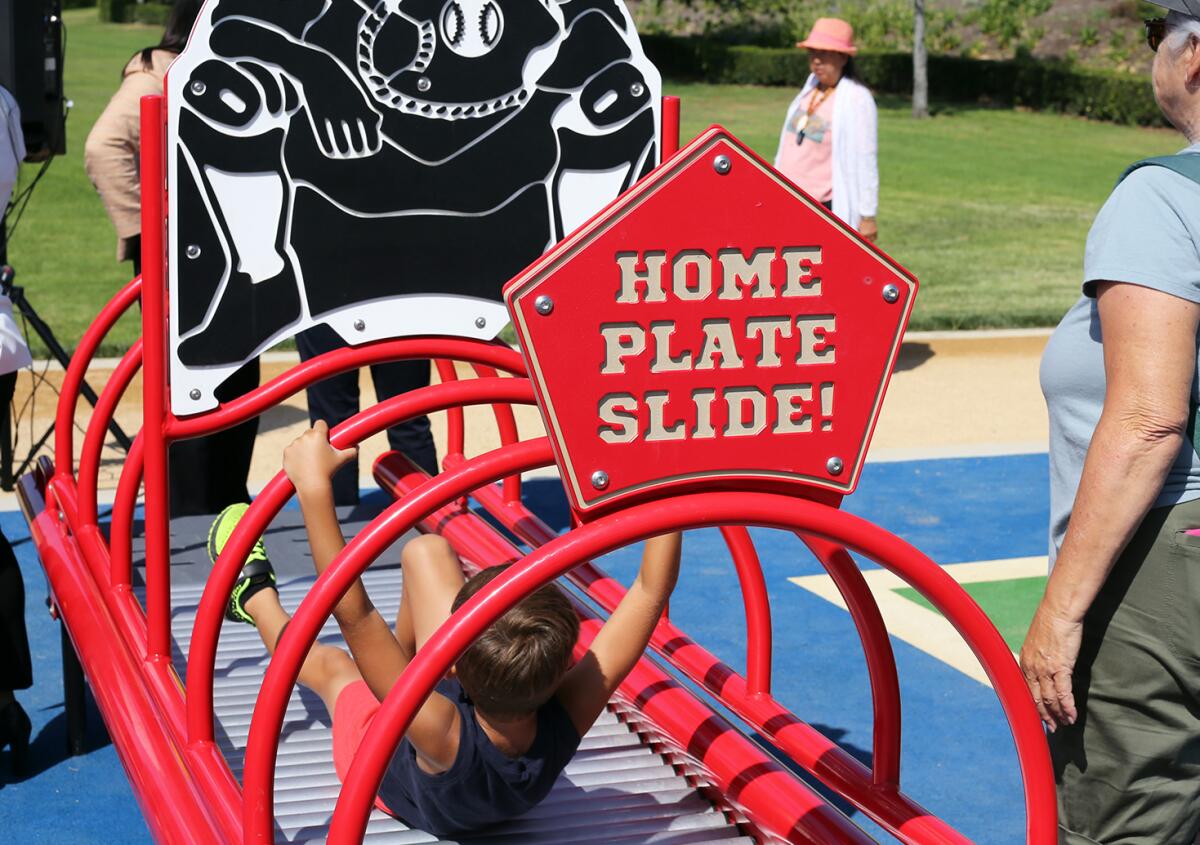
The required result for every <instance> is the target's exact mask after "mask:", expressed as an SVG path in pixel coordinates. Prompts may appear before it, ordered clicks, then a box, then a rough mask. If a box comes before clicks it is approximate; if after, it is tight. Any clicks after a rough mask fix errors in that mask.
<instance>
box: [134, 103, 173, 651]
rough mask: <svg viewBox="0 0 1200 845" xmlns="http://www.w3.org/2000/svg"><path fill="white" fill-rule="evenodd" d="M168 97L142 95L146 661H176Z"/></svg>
mask: <svg viewBox="0 0 1200 845" xmlns="http://www.w3.org/2000/svg"><path fill="white" fill-rule="evenodd" d="M164 102H165V101H164V99H163V98H162V97H161V96H159V95H153V96H148V97H142V115H141V123H142V125H141V129H142V148H141V166H142V179H141V181H142V343H143V353H144V362H143V364H144V372H143V375H142V420H143V422H142V437H143V439H144V441H145V443H144V446H143V448H144V449H145V487H146V501H145V508H146V626H147V630H146V638H147V643H146V657H147V659H148V660H170V659H171V524H170V520H171V516H170V512H169V504H170V503H169V494H168V490H169V489H170V488H169V483H168V480H167V446H168V444H169V442H170V441H169V440H168V438H167V426H168V423H169V411H168V409H167V308H166V244H165V234H166V232H165V228H166V217H165V209H164V207H163V199H164V192H165V188H166V180H165V170H164V167H163V165H164V163H165V161H164V159H165V153H164V150H165V141H164V134H165V129H166V123H165V118H166V114H165V108H164Z"/></svg>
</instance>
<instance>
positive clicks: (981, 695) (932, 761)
mask: <svg viewBox="0 0 1200 845" xmlns="http://www.w3.org/2000/svg"><path fill="white" fill-rule="evenodd" d="M1047 488H1048V482H1047V468H1046V456H1045V455H1044V454H1035V455H1015V456H1004V457H981V458H955V459H939V460H924V461H904V462H896V463H875V464H870V465H868V466H867V468H866V470H865V472H864V474H863V477H862V481H861V484H860V486H859V491H858V492H857V493H856V494H855V495H854V496H852V497H850V498H849V499H848V500H847V501H846V504H845V509H846V510H848V511H850V512H853V513H855V514H858V515H860V516H863V517H865V518H868V519H870V520H871V521H873V522H876V523H878V524H879V525H881V526H883V527H884V528H886V529H888V530H890V531H893V532H895V533H896V534H898V535H899V536H901V537H903V538H904V539H906V540H908V541H909V542H910V543H912V544H913V545H915V546H917V548H919V549H921V550H922V551H923V552H925V553H926V554H927V555H929V556H930V557H931V558H933V559H934V560H935V561H937V562H938V563H939V564H943V565H947V564H958V563H967V562H973V561H992V560H1003V559H1011V558H1024V557H1033V556H1037V555H1044V554H1045V551H1046V520H1047V516H1046V514H1047ZM527 489H528V495H529V497H530V500H531V504H532V505H533V506H534V508H535V510H537V511H539V513H541V515H542V516H543V518H545V519H546V520H547V521H548V522H550V523H551V524H552V525H554V526H555V527H558V528H563V527H565V524H566V506H565V503H564V502H563V500H562V497H561V489H560V488H558V486H557V484H556V483H555V482H550V481H545V482H541V481H534V482H531V483H529V484H527ZM0 529H2V530H3V531H4V533H5V535H6V536H8V537H9V539H10V540H11V541H12V543H13V546H14V549H15V551H16V553H17V557H18V559H19V560H20V563H21V569H22V572H23V574H24V576H25V586H26V617H27V621H28V627H29V634H30V639H31V647H32V650H33V657H34V666H35V685H34V687H33V689H31V690H27V691H24V692H22V693H20V694H19V697H20V700H21V702H22V703H23V705H24V707H25V709H26V710H27V711H28V712H29V714H30V717H31V718H32V719H33V722H34V743H33V749H32V756H33V774H32V776H30V777H29V778H27V779H25V780H23V781H21V782H14V781H13V779H12V778H11V776H10V775H9V770H8V765H7V762H8V761H7V752H2V753H0V831H3V833H2V834H0V839H2V840H3V841H5V842H14V843H21V844H22V845H24V844H25V843H30V845H34V843H55V845H63V844H64V843H110V842H121V843H142V842H149V841H150V837H149V833H148V831H147V829H146V826H145V823H144V822H143V821H142V817H141V813H140V811H139V809H138V806H137V803H136V801H135V800H134V798H133V794H132V792H131V791H130V789H129V786H128V784H127V782H126V780H125V776H124V772H123V770H122V767H121V764H120V761H119V760H118V758H117V755H116V753H115V751H114V750H113V748H112V746H111V745H109V744H108V742H107V739H106V737H105V734H104V731H103V727H102V725H101V724H100V720H99V716H98V715H97V714H96V712H95V710H94V709H93V710H92V711H91V712H90V714H89V736H88V748H89V753H88V754H86V755H85V756H82V757H68V756H67V755H66V730H65V716H64V714H63V707H62V702H63V696H62V678H61V674H60V663H59V648H60V646H59V629H58V625H57V623H55V622H53V621H51V620H50V618H49V616H48V614H47V612H46V608H45V604H44V599H45V595H46V587H45V580H44V577H43V575H42V572H41V569H40V567H39V565H38V563H37V560H36V555H35V553H34V549H33V547H32V544H31V543H30V542H29V535H28V532H27V531H26V528H25V523H24V520H23V518H22V517H21V515H20V514H19V513H18V512H16V511H12V512H3V513H0ZM753 533H754V539H755V542H756V545H757V547H758V550H759V555H760V557H761V559H762V563H763V568H764V571H765V574H766V579H767V585H768V588H769V591H770V595H771V601H772V612H773V618H774V620H775V662H774V689H775V694H776V695H777V697H778V698H779V699H780V700H781V701H783V703H784V704H785V705H787V706H788V707H789V708H790V709H791V710H792V711H793V712H795V713H796V714H797V715H798V716H799V717H800V718H802V719H804V720H806V721H808V722H810V723H811V724H813V725H814V726H815V727H816V728H818V729H819V730H820V731H822V732H823V733H825V734H826V735H827V736H829V737H830V738H831V739H833V740H834V741H836V742H837V743H838V744H840V745H841V746H843V747H844V748H846V749H847V750H848V751H849V752H850V753H852V754H854V755H856V756H857V757H859V758H860V759H862V760H864V761H866V762H869V760H870V748H871V705H870V692H869V688H868V685H867V675H866V668H865V665H864V663H863V658H862V649H861V646H860V644H859V641H858V637H857V635H856V633H855V631H854V627H853V624H852V623H851V620H850V617H849V615H848V614H847V613H846V612H845V611H844V610H842V609H841V608H839V607H837V606H835V605H834V604H832V603H830V602H829V601H826V600H825V599H823V598H821V597H820V596H818V595H816V594H814V593H812V592H810V591H808V590H805V589H802V588H801V587H799V586H797V585H796V584H794V583H792V582H791V581H789V579H791V578H795V577H801V576H809V575H817V574H820V573H821V572H822V570H821V569H820V567H819V565H818V564H817V563H816V562H815V560H813V559H812V558H811V556H809V555H808V553H807V552H806V551H805V550H804V549H803V547H802V546H801V545H800V543H799V541H798V540H797V539H796V538H795V537H793V536H790V535H786V534H782V533H779V532H773V531H762V530H755V531H754V532H753ZM638 554H639V552H638V550H636V549H630V550H625V551H622V552H619V553H616V554H613V555H611V556H609V557H608V558H607V559H605V560H604V561H602V565H603V566H604V567H605V568H606V569H608V570H609V571H610V572H611V573H612V574H614V575H615V576H616V577H618V578H619V579H621V580H622V581H624V582H626V583H628V582H629V581H630V580H631V579H632V577H633V575H634V573H635V572H636V569H637V563H638ZM866 566H867V567H869V566H870V565H869V564H866ZM671 615H672V619H673V620H674V621H675V622H676V623H677V624H679V625H680V627H682V628H683V629H684V630H686V631H688V632H689V633H690V634H691V635H692V636H693V637H694V638H695V639H696V640H698V641H699V642H700V643H702V644H703V645H705V646H706V647H708V648H709V649H710V650H712V651H713V652H714V653H715V654H716V655H717V656H718V657H720V658H721V659H723V660H725V661H726V662H728V663H729V664H730V665H732V666H734V667H735V668H737V669H739V670H740V669H743V668H744V664H745V635H744V625H745V622H744V616H743V610H742V604H741V599H740V593H739V591H738V588H737V580H736V577H735V575H734V572H733V568H732V566H731V565H730V563H729V559H728V554H727V552H726V550H725V548H724V545H723V544H722V542H721V539H720V536H719V534H718V533H717V532H716V531H715V530H712V531H701V532H694V533H690V534H688V535H687V538H686V540H685V542H684V570H683V575H682V578H681V583H680V586H679V589H678V591H677V592H676V594H675V597H674V598H673V599H672V602H671ZM893 646H894V648H895V651H896V660H897V663H898V665H899V671H900V685H901V694H902V700H903V708H904V744H903V751H904V756H903V761H902V765H901V783H902V785H903V787H904V789H905V791H906V792H908V793H909V794H910V795H912V796H913V797H914V798H915V799H916V800H918V801H919V802H920V803H922V804H923V805H924V806H925V807H927V808H928V809H929V810H931V811H933V812H934V813H936V814H938V815H940V816H942V817H943V818H945V819H946V820H947V821H948V822H950V823H951V824H952V825H954V826H955V827H957V828H958V829H959V830H961V831H962V832H963V833H964V834H966V835H967V836H969V837H971V838H972V839H973V840H975V841H976V842H978V843H981V845H1009V844H1010V843H1014V842H1020V841H1022V839H1023V836H1024V824H1025V821H1024V811H1023V808H1022V801H1021V789H1020V779H1019V777H1018V774H1017V768H1016V755H1015V753H1014V751H1013V745H1012V739H1011V737H1010V735H1009V732H1008V728H1007V724H1006V722H1005V721H1004V718H1003V715H1002V713H1001V710H1000V707H999V704H998V702H997V700H996V698H995V695H994V693H993V692H992V690H991V689H989V688H988V687H985V686H984V685H982V684H980V683H979V682H977V681H975V680H972V679H971V678H970V677H968V676H967V675H965V674H963V673H962V672H961V671H959V670H958V669H955V668H954V667H952V666H950V665H947V664H946V663H944V662H942V661H941V660H939V659H937V658H935V657H932V656H930V655H929V654H927V653H925V652H924V651H921V650H919V649H917V648H915V647H913V646H911V645H909V644H908V643H906V642H904V641H901V640H898V639H896V638H893ZM843 809H846V810H847V811H848V812H850V814H851V817H852V818H854V819H855V820H856V821H857V822H859V823H860V824H863V827H864V829H865V830H867V831H868V832H869V833H871V834H872V835H875V836H877V837H878V838H880V840H881V841H891V840H890V838H889V837H887V836H884V835H882V834H880V832H879V831H878V829H877V828H875V827H874V826H873V825H871V824H870V823H869V822H864V819H863V818H862V816H861V814H856V813H853V812H852V811H850V810H849V808H843Z"/></svg>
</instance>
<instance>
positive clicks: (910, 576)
mask: <svg viewBox="0 0 1200 845" xmlns="http://www.w3.org/2000/svg"><path fill="white" fill-rule="evenodd" d="M535 442H536V441H535ZM530 445H533V444H530ZM516 448H517V449H519V448H521V447H516ZM502 451H503V450H502ZM513 451H515V449H514V450H513ZM435 485H436V482H431V483H430V485H429V487H431V488H432V487H434V486H435ZM418 495H419V494H418ZM398 507H399V509H405V510H409V511H416V510H418V508H417V507H415V506H406V503H399V504H398ZM721 524H734V525H760V526H764V527H774V528H781V529H785V530H792V531H797V532H801V533H804V534H805V535H811V536H816V537H821V538H823V539H826V540H828V541H830V542H833V543H838V544H840V545H843V546H845V547H847V548H849V549H852V550H853V551H855V552H857V553H858V554H861V555H864V556H866V557H868V558H871V559H872V560H875V561H877V562H878V563H880V564H882V565H884V566H885V567H887V568H888V569H889V570H891V571H892V572H894V573H895V574H897V575H899V576H900V577H902V578H903V579H904V580H905V581H907V582H908V583H909V584H911V585H912V586H913V587H915V588H916V589H917V590H918V591H919V592H920V593H921V594H922V595H924V596H925V598H926V599H928V600H929V601H930V602H931V603H932V604H933V605H934V607H936V608H937V609H938V610H939V611H941V612H942V613H943V615H945V616H946V618H947V619H948V620H949V621H950V622H951V623H952V624H953V625H954V626H955V627H956V628H957V629H958V630H959V631H960V632H962V634H963V636H964V639H965V640H966V641H967V643H968V645H969V646H970V647H971V649H972V651H973V652H974V653H975V655H976V657H977V658H978V659H979V661H980V663H981V664H982V665H983V667H984V670H985V672H986V673H987V674H988V677H989V678H990V679H991V681H992V684H993V686H994V687H995V689H996V692H997V695H998V696H999V698H1000V702H1001V706H1002V708H1003V710H1004V713H1005V716H1006V718H1007V719H1008V722H1009V725H1010V728H1011V730H1012V733H1013V739H1014V741H1015V743H1016V748H1017V757H1018V761H1019V765H1020V768H1021V774H1022V780H1023V790H1024V796H1025V809H1026V820H1027V821H1026V835H1027V841H1028V842H1029V843H1032V844H1033V845H1051V844H1052V843H1054V842H1055V841H1056V823H1055V809H1054V798H1053V796H1054V782H1053V775H1052V772H1051V768H1050V765H1049V759H1048V756H1047V754H1046V750H1045V737H1044V734H1043V732H1042V728H1041V723H1040V720H1039V719H1038V716H1037V713H1036V711H1035V710H1034V707H1033V703H1032V702H1031V701H1030V700H1029V696H1028V692H1027V690H1026V688H1025V682H1024V679H1023V678H1022V677H1021V673H1020V670H1019V669H1018V668H1017V666H1016V664H1015V663H1014V662H1013V660H1012V654H1011V652H1010V651H1009V649H1008V646H1007V645H1006V644H1005V642H1004V640H1003V639H1002V638H1001V637H1000V635H999V633H998V632H997V631H996V629H995V628H994V627H993V626H992V624H991V622H990V621H989V620H988V618H987V616H986V615H985V614H984V613H983V611H982V610H980V609H979V607H978V605H976V604H975V603H974V602H973V601H971V600H970V599H969V598H965V599H964V594H963V592H962V590H961V587H959V585H958V584H957V583H956V582H955V581H954V580H953V579H952V578H950V576H949V575H947V574H946V573H945V572H944V571H943V570H942V569H941V568H940V567H938V566H937V565H936V564H935V563H933V561H931V560H929V559H928V558H927V557H925V556H924V555H923V554H921V553H920V552H919V551H917V550H916V549H914V548H913V547H912V546H910V545H908V544H907V543H905V542H904V541H903V540H900V539H899V538H898V537H895V536H894V535H891V534H889V533H888V532H886V531H884V530H883V529H882V528H879V527H878V526H874V525H872V524H870V523H868V522H865V521H864V520H861V519H859V518H858V517H855V516H852V515H850V514H847V513H844V512H842V511H838V510H834V509H831V508H829V507H828V506H823V505H819V504H816V503H813V502H808V501H803V500H796V499H794V498H790V497H785V496H780V495H776V494H769V493H731V492H720V493H696V494H691V495H684V496H677V497H673V498H671V499H666V500H660V501H658V502H654V503H649V504H643V505H637V506H634V507H631V508H628V509H625V510H623V511H621V512H620V513H617V514H613V515H610V516H608V517H603V518H600V519H598V520H596V521H595V522H592V523H589V524H587V525H584V526H581V527H580V528H577V529H575V530H573V531H571V532H569V533H567V534H564V535H562V536H561V537H559V538H557V539H555V540H554V541H552V542H550V543H548V544H547V545H545V546H543V547H541V548H539V549H537V550H535V551H534V552H533V553H531V554H530V555H529V556H528V557H527V558H526V559H525V560H524V561H523V562H522V563H521V564H519V565H518V566H515V567H513V568H512V569H511V570H509V571H507V572H505V573H504V574H502V575H501V576H500V577H498V578H497V579H496V580H495V581H493V582H492V583H491V584H490V585H489V587H488V588H487V589H485V590H481V591H480V593H478V594H477V595H476V596H475V597H473V598H472V599H471V600H470V601H469V602H467V603H466V604H465V605H464V606H463V607H462V608H460V610H459V611H458V612H456V613H455V614H454V615H453V616H452V617H451V619H450V620H448V621H447V622H446V623H445V624H444V625H443V626H442V627H441V628H439V629H438V631H437V632H436V633H435V634H434V636H433V637H432V638H431V639H430V640H429V641H428V642H427V643H426V645H425V647H424V648H423V649H422V650H421V652H420V653H418V655H417V656H416V657H415V658H414V659H413V661H412V663H410V664H409V667H408V668H407V669H406V670H405V672H404V675H403V676H402V677H401V679H400V681H399V682H397V684H396V685H395V687H393V689H392V691H391V693H389V694H388V696H387V698H386V699H385V700H384V702H383V704H382V706H381V709H380V711H379V713H378V714H377V716H376V717H375V719H374V721H373V722H372V724H371V727H370V728H369V729H368V731H367V733H366V735H365V736H364V737H363V740H362V744H361V745H360V750H359V753H358V755H357V756H356V757H355V759H354V761H353V763H352V765H351V767H350V771H349V772H348V774H347V777H346V780H345V784H344V786H343V789H342V792H341V794H340V796H339V798H338V802H337V806H336V808H335V810H334V815H333V819H332V824H331V828H330V838H329V841H330V842H333V843H348V842H357V841H359V840H360V839H361V837H362V835H363V833H364V831H365V827H366V821H367V816H368V814H369V812H370V807H371V804H372V801H373V800H374V796H375V794H376V792H377V790H378V788H379V782H380V780H381V779H382V776H383V771H384V769H385V768H386V766H387V764H388V761H389V760H390V758H391V754H392V749H394V748H395V747H396V745H397V744H398V743H399V740H400V737H401V736H402V735H403V733H404V731H405V730H406V729H407V727H408V724H409V722H410V721H411V719H412V716H413V714H414V713H415V712H416V710H417V709H418V708H419V706H420V705H421V703H422V702H423V701H424V699H425V698H426V697H427V696H428V695H429V693H430V691H431V690H432V689H433V687H434V685H435V684H436V683H437V681H438V680H440V679H441V678H442V677H443V676H444V675H445V673H446V672H447V671H449V669H450V667H451V666H452V664H453V663H454V660H455V659H456V658H457V657H458V655H459V654H461V652H462V651H463V650H464V649H465V648H466V646H467V645H469V643H470V642H471V641H472V640H473V639H474V638H475V637H476V636H478V634H479V633H481V632H482V631H483V629H484V628H486V627H487V626H488V625H489V624H490V623H491V622H492V621H494V620H495V619H497V618H499V616H501V615H502V614H503V613H504V612H506V611H507V610H508V609H509V608H511V607H512V606H513V605H515V604H516V603H517V602H518V601H520V599H521V598H523V597H524V596H527V595H529V594H530V593H531V592H533V591H534V590H536V589H537V588H539V587H540V586H542V585H543V584H545V583H548V582H549V581H551V580H553V579H554V578H557V577H559V576H560V575H563V574H565V573H566V572H568V571H569V570H570V569H572V568H574V567H575V566H577V565H578V564H579V563H581V562H583V561H586V560H589V559H592V558H595V557H597V556H599V555H602V554H605V553H608V552H610V551H613V550H614V549H617V548H620V547H622V546H625V545H628V544H629V543H632V542H636V541H638V540H642V539H645V538H646V537H651V536H655V535H657V534H662V533H666V532H669V531H674V530H682V529H691V528H701V527H705V526H709V525H721ZM378 530H379V531H381V530H382V528H380V529H378ZM375 533H378V531H377V532H375ZM393 539H394V538H393ZM379 542H380V539H379V538H378V537H376V538H375V543H376V544H378V543H379ZM383 547H386V544H385V545H384V546H383ZM381 548H382V547H381ZM371 551H372V549H371V546H370V545H368V544H367V543H362V544H357V545H355V544H352V545H351V546H347V548H346V549H345V550H344V551H343V553H342V555H340V556H339V558H338V560H337V561H335V564H334V565H333V566H331V567H330V569H328V570H327V571H326V572H325V574H324V575H323V576H322V578H323V579H326V583H325V584H324V585H322V584H320V582H318V588H319V587H324V589H318V588H314V590H313V591H312V592H311V593H310V594H309V597H308V598H306V600H305V602H306V603H308V606H304V605H302V608H303V609H304V610H305V611H306V615H305V624H304V627H303V628H302V629H301V631H302V633H301V631H297V632H296V633H295V634H294V640H293V641H292V642H286V641H285V643H281V644H280V650H279V652H277V654H276V659H275V660H273V661H272V666H271V669H269V670H268V676H270V675H271V672H272V670H275V665H276V662H279V663H280V664H281V665H280V668H279V669H278V670H276V677H277V678H278V677H281V676H283V675H284V673H287V674H288V675H290V676H291V681H292V683H294V680H295V677H296V676H297V675H298V672H299V666H300V661H301V660H302V659H303V656H304V654H305V653H306V652H307V650H308V648H309V646H310V645H311V643H312V642H313V640H314V639H315V637H316V634H317V631H318V630H319V628H320V625H321V624H322V623H323V621H324V618H327V617H328V614H329V613H330V612H331V611H332V608H333V606H334V604H336V602H337V601H338V599H339V598H340V597H341V595H342V593H343V592H344V591H345V589H346V588H347V587H348V586H349V584H350V583H351V581H352V580H353V578H354V577H357V574H358V573H359V572H361V571H362V570H364V569H365V568H366V566H367V565H368V564H369V562H370V560H371ZM294 625H295V620H294V621H293V626H294ZM289 630H290V629H289ZM289 639H291V638H289ZM285 645H286V646H291V648H290V649H289V650H288V653H287V654H286V655H284V654H283V651H284V647H285ZM266 692H267V687H266V683H265V682H264V694H265V693H266ZM272 692H274V690H272ZM260 702H262V703H267V702H265V701H263V699H261V698H260ZM285 702H286V697H285V698H284V699H283V700H280V701H271V702H270V703H269V706H267V708H266V712H265V713H264V715H263V720H262V721H261V722H260V723H259V725H258V728H259V733H258V736H257V737H256V736H255V733H254V731H255V724H254V722H252V724H251V741H252V742H253V741H254V740H255V739H257V743H256V752H257V754H262V755H264V756H266V755H265V752H266V750H267V749H266V748H264V745H266V744H267V743H269V742H270V741H271V740H270V739H268V738H267V737H268V735H269V734H270V733H271V728H274V729H275V730H276V731H277V730H278V727H279V725H276V724H274V721H275V719H271V716H270V715H268V714H273V715H274V716H275V717H276V718H277V719H278V720H280V721H281V719H282V707H283V705H284V703H285ZM276 711H278V712H276ZM259 717H260V711H259V709H258V708H256V711H255V719H256V720H258V719H259ZM268 720H270V721H268ZM247 761H248V763H249V747H248V750H247ZM259 762H266V761H265V760H263V761H259ZM249 775H250V772H249V765H248V766H247V792H248V797H250V798H251V800H249V801H248V802H247V813H248V817H247V824H248V826H249V825H253V826H254V827H253V830H254V832H255V835H256V836H259V837H267V836H269V835H270V831H271V823H270V810H269V808H270V786H271V784H270V778H271V776H272V775H273V767H271V769H270V771H268V770H267V768H266V767H264V769H263V770H262V771H255V772H254V775H255V780H254V793H253V794H252V795H251V794H249V788H250V781H249ZM935 821H936V820H934V819H931V818H929V817H920V818H914V819H910V820H908V821H907V822H906V823H905V824H904V825H903V826H902V827H901V828H900V830H898V831H896V833H897V835H899V836H901V838H903V839H905V840H906V841H921V842H941V841H962V840H961V838H960V837H956V836H955V835H954V834H953V831H951V830H949V829H946V828H945V826H944V825H942V824H940V823H939V824H932V823H931V822H935ZM247 841H253V840H251V839H250V837H248V838H247ZM263 841H266V840H265V839H264V840H263Z"/></svg>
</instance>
